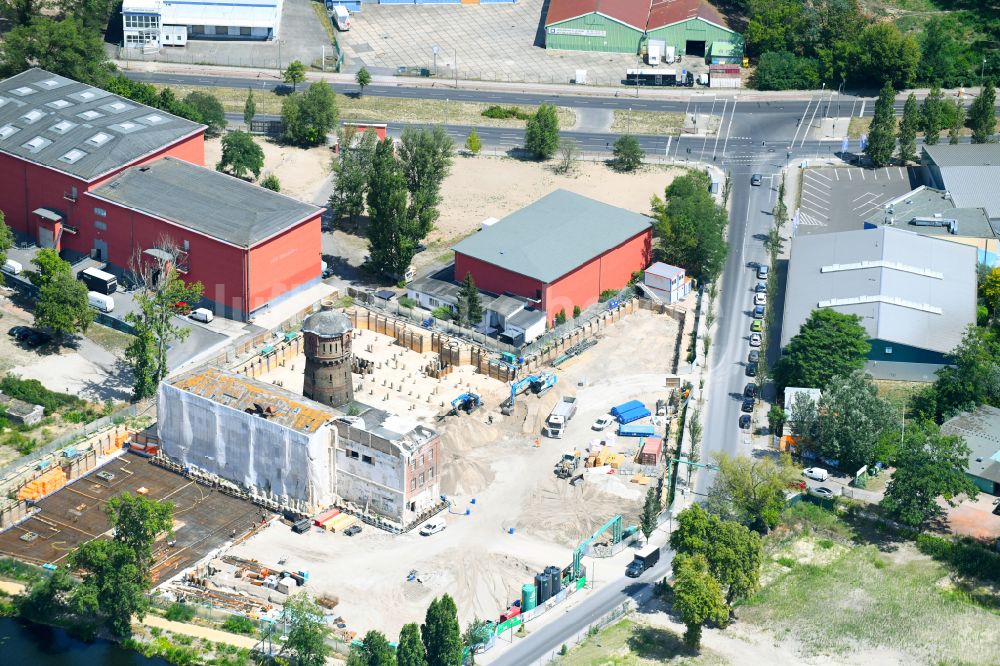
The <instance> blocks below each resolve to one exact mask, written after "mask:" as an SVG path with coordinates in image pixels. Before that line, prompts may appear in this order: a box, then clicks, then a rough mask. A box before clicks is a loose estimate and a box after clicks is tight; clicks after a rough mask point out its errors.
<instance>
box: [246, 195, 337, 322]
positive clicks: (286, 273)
mask: <svg viewBox="0 0 1000 666" xmlns="http://www.w3.org/2000/svg"><path fill="white" fill-rule="evenodd" d="M322 247H323V240H322V229H321V228H320V216H319V215H318V214H317V215H316V216H315V217H311V218H309V219H308V220H306V221H305V222H302V223H301V224H299V225H298V226H295V227H293V228H291V229H287V230H286V231H284V232H282V233H281V234H279V235H277V236H275V237H274V238H271V239H270V240H267V241H264V242H263V243H260V244H259V245H256V246H255V247H253V248H252V249H251V250H250V258H249V261H250V272H249V276H250V277H249V298H250V312H253V311H254V310H256V309H257V308H260V307H261V306H263V305H266V304H267V303H269V302H270V301H271V300H273V299H275V298H277V297H278V296H281V295H282V294H285V293H287V292H289V291H291V290H293V289H296V288H298V287H300V286H302V285H303V284H306V283H307V282H310V281H312V280H316V279H318V278H319V277H320V273H321V272H322V269H321V266H320V262H321V261H322V259H323V256H322V254H323V252H322Z"/></svg>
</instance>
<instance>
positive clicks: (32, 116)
mask: <svg viewBox="0 0 1000 666" xmlns="http://www.w3.org/2000/svg"><path fill="white" fill-rule="evenodd" d="M43 116H45V112H44V111H40V110H38V109H32V110H31V111H28V112H27V113H26V114H24V115H23V116H21V120H23V121H24V122H26V123H28V124H29V125H30V124H32V123H34V122H36V121H37V120H38V119H40V118H42V117H43Z"/></svg>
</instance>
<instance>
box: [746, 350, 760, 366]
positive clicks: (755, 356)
mask: <svg viewBox="0 0 1000 666" xmlns="http://www.w3.org/2000/svg"><path fill="white" fill-rule="evenodd" d="M759 360H760V351H759V350H757V349H751V350H750V353H749V354H747V363H756V362H757V361H759Z"/></svg>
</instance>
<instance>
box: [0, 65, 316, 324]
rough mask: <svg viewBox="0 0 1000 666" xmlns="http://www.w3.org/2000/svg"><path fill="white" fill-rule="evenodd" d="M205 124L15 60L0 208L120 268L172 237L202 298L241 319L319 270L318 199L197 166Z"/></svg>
mask: <svg viewBox="0 0 1000 666" xmlns="http://www.w3.org/2000/svg"><path fill="white" fill-rule="evenodd" d="M204 131H205V128H204V126H202V125H198V124H197V123H193V122H190V121H188V120H184V119H182V118H178V117H176V116H172V115H170V114H169V113H166V112H163V111H160V110H157V109H153V108H150V107H147V106H144V105H142V104H139V103H137V102H133V101H131V100H127V99H124V98H121V97H118V96H117V95H113V94H111V93H109V92H107V91H105V90H100V89H98V88H94V87H92V86H89V85H86V84H83V83H79V82H76V81H72V80H70V79H66V78H64V77H61V76H57V75H54V74H51V73H49V72H46V71H43V70H40V69H31V70H28V71H26V72H22V73H21V74H18V75H17V76H14V77H12V78H9V79H7V80H5V81H2V82H0V174H2V177H0V210H2V211H3V212H4V215H5V217H6V223H7V225H8V226H9V227H10V228H11V229H12V230H13V231H14V232H15V233H16V234H17V235H18V237H19V238H20V239H21V240H29V241H32V242H34V243H37V244H38V245H39V246H40V247H51V248H55V249H57V250H58V251H59V252H60V253H61V254H62V255H63V256H64V257H66V258H67V259H70V260H74V259H77V258H80V257H87V256H89V257H92V258H94V259H97V260H99V261H102V262H105V263H106V264H107V266H106V270H109V271H111V272H113V273H117V274H119V275H121V274H125V273H127V272H128V270H129V269H130V267H132V266H134V264H135V263H136V261H137V259H136V258H137V257H138V261H146V260H150V259H151V258H152V257H153V256H154V255H155V254H156V252H155V251H156V250H159V249H163V248H173V253H174V255H175V256H174V262H175V264H176V266H177V268H178V269H179V271H180V272H181V274H182V275H183V276H184V278H185V279H186V280H189V281H200V282H201V283H202V284H203V285H204V286H205V299H206V301H207V303H206V305H209V306H211V307H213V308H214V309H215V311H216V312H217V313H218V314H223V315H226V316H230V317H234V318H238V319H246V318H248V317H250V316H252V315H253V313H255V312H259V311H261V310H262V309H264V308H266V307H268V306H269V305H271V304H273V303H274V302H275V301H276V300H278V299H280V298H282V297H284V296H287V295H289V294H291V293H294V292H295V291H297V290H299V289H302V288H305V287H308V286H310V285H311V284H313V283H315V282H317V281H318V280H319V278H320V273H321V263H320V261H321V242H320V214H321V213H322V209H321V208H317V207H315V206H311V205H308V204H303V203H301V202H299V201H296V200H294V199H291V198H288V197H285V196H283V195H280V194H276V193H274V192H271V191H269V190H265V189H263V188H260V187H257V186H256V185H253V184H250V183H247V182H244V181H242V180H239V179H236V178H232V177H230V176H226V175H223V174H220V173H218V172H216V171H214V170H212V169H206V168H204V166H203V165H204V161H205V150H204ZM151 251H153V252H151Z"/></svg>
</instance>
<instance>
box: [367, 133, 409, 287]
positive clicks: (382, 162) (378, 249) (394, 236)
mask: <svg viewBox="0 0 1000 666" xmlns="http://www.w3.org/2000/svg"><path fill="white" fill-rule="evenodd" d="M368 218H369V223H368V248H369V250H370V253H371V262H370V263H371V265H372V266H373V267H374V268H375V269H376V270H378V271H381V272H385V273H388V274H389V275H400V276H401V275H403V274H404V273H405V272H406V269H407V268H408V267H409V266H410V262H411V261H412V260H413V255H414V254H416V245H417V241H416V240H415V239H416V237H417V236H418V231H417V224H416V223H415V222H414V220H413V218H412V217H411V213H410V211H409V209H408V208H407V205H406V177H405V176H404V175H403V170H402V168H401V167H400V164H399V161H398V160H397V159H396V157H395V155H394V154H393V145H392V139H385V140H384V141H380V142H379V143H378V145H377V146H376V147H375V153H374V156H373V158H372V167H371V177H370V178H369V180H368Z"/></svg>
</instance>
